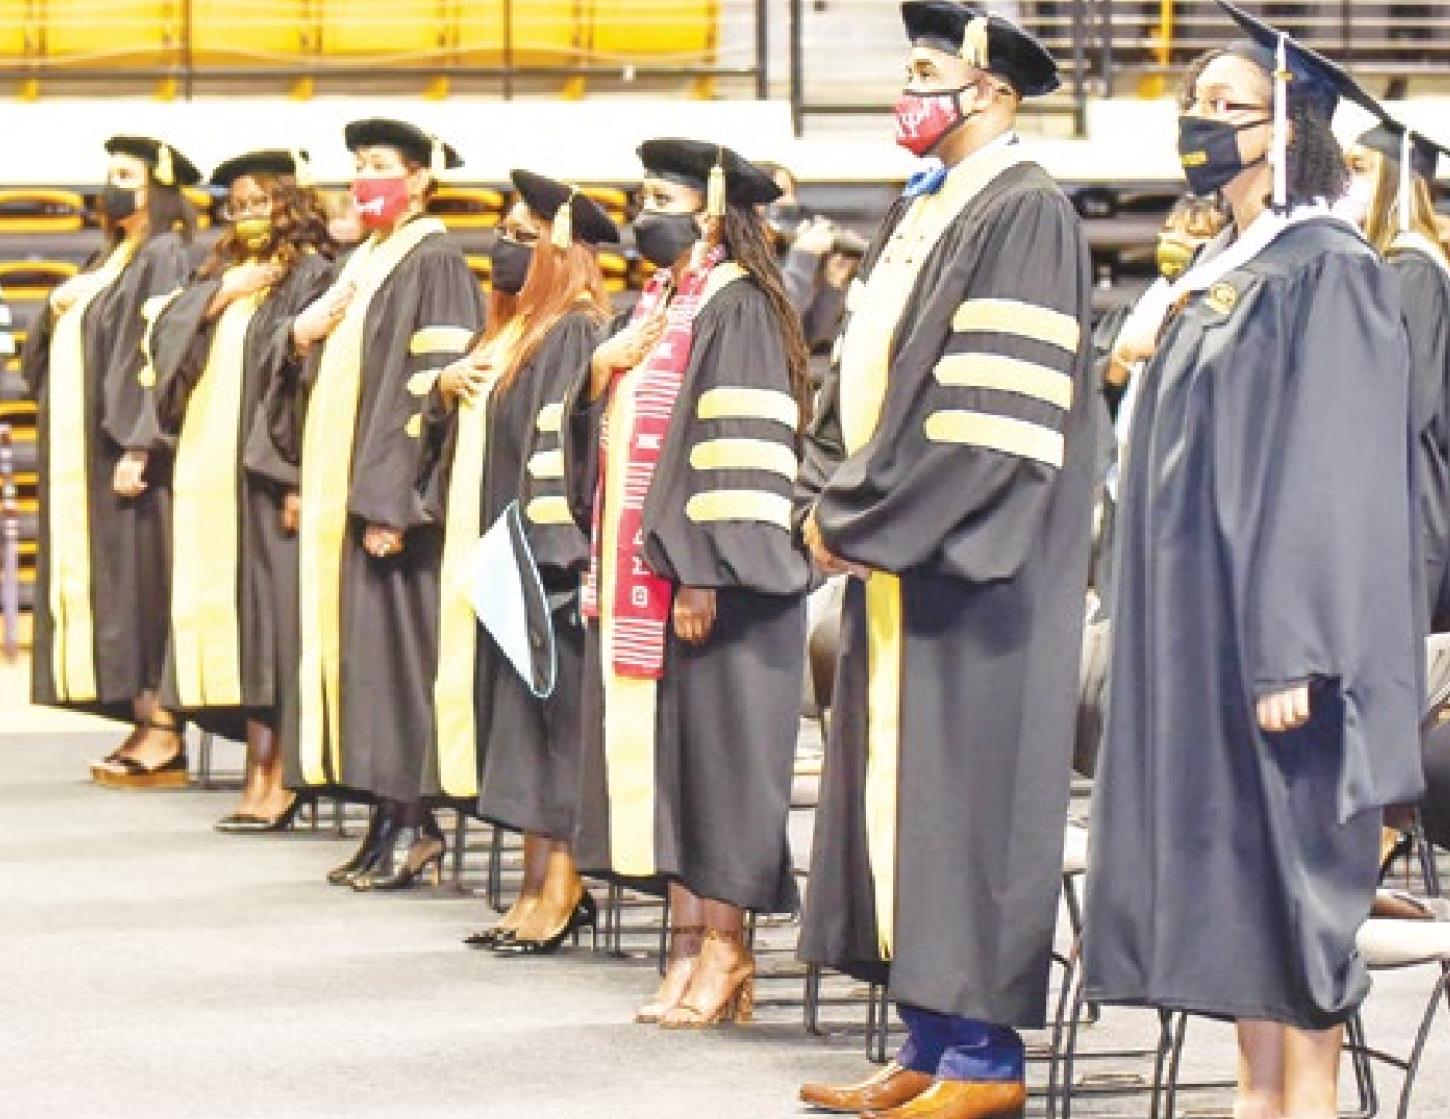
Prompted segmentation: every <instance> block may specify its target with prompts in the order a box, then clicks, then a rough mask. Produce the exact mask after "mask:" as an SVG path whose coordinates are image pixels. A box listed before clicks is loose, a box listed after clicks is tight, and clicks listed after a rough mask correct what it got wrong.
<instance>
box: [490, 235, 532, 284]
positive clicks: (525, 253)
mask: <svg viewBox="0 0 1450 1119" xmlns="http://www.w3.org/2000/svg"><path fill="white" fill-rule="evenodd" d="M488 255H489V257H490V259H491V260H492V261H493V273H492V275H493V281H492V282H493V290H494V291H501V292H504V293H506V294H508V295H518V293H519V292H521V291H523V290H524V281H525V280H527V279H528V278H529V265H531V264H533V262H534V250H533V248H532V247H530V246H528V245H520V244H519V243H518V242H517V241H510V240H509V239H508V238H507V237H500V238H499V239H498V240H496V241H495V242H494V243H493V248H492V249H491V250H490V251H489V254H488Z"/></svg>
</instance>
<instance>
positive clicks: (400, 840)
mask: <svg viewBox="0 0 1450 1119" xmlns="http://www.w3.org/2000/svg"><path fill="white" fill-rule="evenodd" d="M399 847H406V851H407V854H405V855H404V856H403V861H402V863H401V864H398V865H397V866H396V867H394V866H391V865H389V864H393V863H394V862H395V859H393V858H389V859H388V860H387V864H383V863H380V864H379V865H378V866H376V867H374V868H373V869H372V870H369V871H365V872H364V873H362V874H359V875H358V876H357V877H356V878H354V879H353V880H352V888H353V889H354V890H357V891H358V892H360V893H361V892H365V891H368V890H407V889H410V888H411V887H412V886H413V884H414V883H415V882H417V881H418V879H420V878H423V877H425V876H426V877H427V878H428V880H429V881H430V882H431V883H432V885H434V886H435V887H436V886H440V885H442V883H443V856H444V855H446V854H447V853H448V844H447V843H446V842H445V841H444V839H443V837H442V835H441V834H440V835H433V834H430V829H429V828H428V826H427V825H426V824H424V825H421V826H419V827H415V828H402V829H400V830H399V832H398V834H397V838H396V839H395V840H394V842H393V845H392V848H391V849H390V852H389V854H390V855H391V854H392V853H393V852H395V851H396V850H397V849H398V848H399Z"/></svg>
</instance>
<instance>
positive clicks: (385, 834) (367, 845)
mask: <svg viewBox="0 0 1450 1119" xmlns="http://www.w3.org/2000/svg"><path fill="white" fill-rule="evenodd" d="M397 835H398V823H397V820H396V819H395V818H394V817H393V815H392V813H390V812H388V811H387V809H385V808H382V807H378V808H375V809H373V814H372V816H371V818H369V820H368V830H367V834H366V835H364V836H363V840H362V843H361V844H359V845H358V849H357V850H356V851H354V852H353V856H352V858H350V859H348V860H347V862H345V863H343V864H342V865H341V866H335V867H333V868H332V869H331V870H329V871H328V872H327V880H328V881H329V882H330V883H332V884H333V885H334V886H350V885H352V880H353V879H354V878H356V877H357V876H358V875H360V874H366V873H368V872H369V871H371V870H372V869H373V868H374V867H376V866H377V865H378V862H379V860H380V859H382V858H383V856H384V855H385V854H387V853H390V852H391V851H392V846H393V841H394V840H395V839H396V838H397Z"/></svg>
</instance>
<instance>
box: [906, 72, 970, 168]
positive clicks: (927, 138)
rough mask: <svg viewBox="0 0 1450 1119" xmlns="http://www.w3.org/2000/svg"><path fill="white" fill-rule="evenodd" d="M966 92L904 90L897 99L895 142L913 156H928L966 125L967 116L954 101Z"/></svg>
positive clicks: (964, 88)
mask: <svg viewBox="0 0 1450 1119" xmlns="http://www.w3.org/2000/svg"><path fill="white" fill-rule="evenodd" d="M966 89H967V87H966V86H962V87H961V89H945V90H933V91H932V92H930V93H918V92H917V91H915V90H911V89H907V90H903V91H902V94H901V96H900V97H899V98H897V100H896V142H897V143H898V144H900V145H901V146H902V147H903V148H905V149H906V150H907V151H909V152H910V153H911V154H912V155H918V156H921V155H927V154H929V153H930V152H931V151H932V149H934V148H935V147H936V146H937V145H938V144H940V143H941V142H942V141H943V140H944V139H946V138H947V136H948V135H949V134H950V133H952V132H955V131H956V130H957V129H958V128H960V127H961V126H962V125H963V124H965V123H966V120H967V114H965V113H963V112H962V106H961V103H960V102H959V101H958V100H957V98H958V97H959V96H960V95H961V94H962V93H964V92H965V91H966Z"/></svg>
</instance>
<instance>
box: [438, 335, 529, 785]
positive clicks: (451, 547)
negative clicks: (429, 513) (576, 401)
mask: <svg viewBox="0 0 1450 1119" xmlns="http://www.w3.org/2000/svg"><path fill="white" fill-rule="evenodd" d="M522 333H523V326H522V323H521V322H520V321H519V320H518V319H517V318H515V319H514V320H513V321H512V322H510V323H509V324H508V325H507V326H505V327H504V328H503V330H502V331H501V332H500V333H499V335H498V336H497V337H496V338H494V339H493V340H492V341H490V342H489V343H488V345H487V346H486V347H485V348H484V351H483V354H484V356H486V357H488V358H490V359H495V364H504V363H506V360H507V355H508V352H509V351H510V350H511V349H513V347H514V346H515V345H517V344H518V341H519V336H520V335H521V334H522ZM496 384H497V382H496V381H494V380H490V381H489V382H488V383H487V384H486V385H484V387H483V391H482V392H481V393H480V394H479V395H478V396H477V397H476V398H475V399H473V400H464V401H462V402H460V404H459V406H458V430H457V436H456V438H455V440H454V444H453V467H452V474H451V475H450V477H449V479H448V512H447V516H446V517H445V519H444V527H443V566H442V571H441V573H440V575H439V579H438V583H439V589H440V592H441V594H440V599H441V601H440V602H439V608H438V650H439V657H438V675H437V677H436V678H435V679H434V681H433V707H434V712H435V714H434V722H435V725H436V726H437V734H438V777H439V781H440V783H441V785H442V787H443V791H444V793H446V794H447V795H448V796H451V797H468V798H471V797H476V796H477V795H478V708H477V704H476V702H475V698H474V684H475V678H476V675H477V671H478V662H477V656H478V620H477V618H476V617H475V616H474V613H473V602H472V600H471V598H470V597H469V593H468V592H469V585H470V583H471V582H472V579H473V557H474V553H475V552H477V550H478V538H479V536H480V535H481V534H482V533H483V530H484V529H485V528H487V527H488V526H487V525H485V524H484V523H483V487H484V483H485V477H484V474H485V471H486V470H487V468H488V415H489V403H490V401H491V400H492V399H493V391H494V386H495V385H496Z"/></svg>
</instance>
